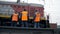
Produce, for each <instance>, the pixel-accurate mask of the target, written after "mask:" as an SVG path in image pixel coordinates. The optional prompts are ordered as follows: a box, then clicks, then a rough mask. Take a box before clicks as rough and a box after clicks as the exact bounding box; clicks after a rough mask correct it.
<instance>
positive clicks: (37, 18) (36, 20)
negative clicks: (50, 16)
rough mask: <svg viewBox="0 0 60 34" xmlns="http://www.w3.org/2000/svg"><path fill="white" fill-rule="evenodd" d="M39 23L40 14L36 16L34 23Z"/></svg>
mask: <svg viewBox="0 0 60 34" xmlns="http://www.w3.org/2000/svg"><path fill="white" fill-rule="evenodd" d="M39 21H40V14H36V17H35V20H34V22H39Z"/></svg>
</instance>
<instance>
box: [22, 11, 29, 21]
mask: <svg viewBox="0 0 60 34" xmlns="http://www.w3.org/2000/svg"><path fill="white" fill-rule="evenodd" d="M27 15H28V12H27V11H22V21H27V20H28V16H27Z"/></svg>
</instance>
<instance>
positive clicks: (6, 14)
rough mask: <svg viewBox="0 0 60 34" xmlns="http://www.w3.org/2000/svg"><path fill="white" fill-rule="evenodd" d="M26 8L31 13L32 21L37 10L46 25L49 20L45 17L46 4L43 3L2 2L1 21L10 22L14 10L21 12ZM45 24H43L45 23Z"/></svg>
mask: <svg viewBox="0 0 60 34" xmlns="http://www.w3.org/2000/svg"><path fill="white" fill-rule="evenodd" d="M23 9H26V10H27V11H28V13H29V19H30V22H31V21H32V20H33V17H34V13H35V10H38V11H39V12H40V14H41V17H42V18H41V23H44V24H45V25H46V22H47V20H46V19H45V17H44V6H43V5H41V4H32V3H30V4H28V3H15V2H0V22H1V25H3V24H6V23H8V24H10V22H11V15H12V14H13V12H14V11H17V12H21V11H23ZM44 24H43V25H44Z"/></svg>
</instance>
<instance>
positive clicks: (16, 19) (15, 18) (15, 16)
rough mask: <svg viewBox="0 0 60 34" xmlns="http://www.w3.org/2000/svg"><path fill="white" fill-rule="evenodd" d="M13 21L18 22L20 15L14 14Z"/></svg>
mask: <svg viewBox="0 0 60 34" xmlns="http://www.w3.org/2000/svg"><path fill="white" fill-rule="evenodd" d="M12 21H18V14H15V13H14V14H13V16H12Z"/></svg>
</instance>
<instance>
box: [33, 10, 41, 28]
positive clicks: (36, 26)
mask: <svg viewBox="0 0 60 34" xmlns="http://www.w3.org/2000/svg"><path fill="white" fill-rule="evenodd" d="M39 22H40V13H39V12H38V11H37V10H36V12H35V19H34V28H40V26H39Z"/></svg>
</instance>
